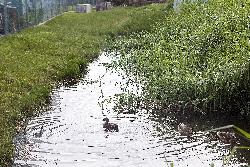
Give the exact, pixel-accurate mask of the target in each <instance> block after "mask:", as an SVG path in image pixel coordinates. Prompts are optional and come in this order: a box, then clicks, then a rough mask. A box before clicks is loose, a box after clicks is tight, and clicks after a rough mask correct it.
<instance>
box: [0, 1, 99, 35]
mask: <svg viewBox="0 0 250 167" xmlns="http://www.w3.org/2000/svg"><path fill="white" fill-rule="evenodd" d="M78 3H90V4H92V5H95V0H0V34H8V33H13V32H16V31H19V30H21V29H23V28H26V27H29V26H32V25H37V24H39V23H41V22H44V21H46V20H48V19H50V18H52V17H54V16H57V15H59V14H61V13H63V12H66V11H68V10H69V9H70V8H71V9H74V7H75V5H76V4H78Z"/></svg>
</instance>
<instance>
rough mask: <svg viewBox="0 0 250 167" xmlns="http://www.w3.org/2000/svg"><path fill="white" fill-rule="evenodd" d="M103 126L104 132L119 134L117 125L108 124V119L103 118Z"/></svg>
mask: <svg viewBox="0 0 250 167" xmlns="http://www.w3.org/2000/svg"><path fill="white" fill-rule="evenodd" d="M103 121H105V122H104V124H103V128H104V130H105V131H106V132H107V131H111V132H114V131H115V132H119V128H118V125H117V124H114V123H109V119H108V118H103Z"/></svg>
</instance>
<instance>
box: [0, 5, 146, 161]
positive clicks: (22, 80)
mask: <svg viewBox="0 0 250 167" xmlns="http://www.w3.org/2000/svg"><path fill="white" fill-rule="evenodd" d="M145 10H146V9H145ZM142 11H144V10H143V9H142ZM133 13H136V15H135V16H133ZM142 13H143V12H142ZM147 14H149V12H148V13H147ZM132 17H140V14H138V11H137V9H135V8H117V9H114V10H110V11H105V12H99V13H96V12H93V13H90V14H79V13H74V12H69V13H65V14H63V15H62V16H58V17H56V18H55V19H53V20H51V21H49V22H47V23H46V24H43V25H41V26H37V27H33V28H29V29H26V30H24V31H22V32H19V33H17V34H14V35H10V36H5V37H2V38H0V96H1V98H0V136H1V137H0V166H8V165H9V163H10V161H11V157H12V156H13V149H14V146H13V142H12V139H13V136H14V134H15V132H16V126H19V125H18V122H20V121H21V120H23V119H25V118H27V116H30V115H32V114H33V113H34V112H35V111H36V110H37V109H38V108H39V107H41V106H43V105H45V104H47V103H48V100H49V93H50V91H51V89H52V88H53V87H54V86H56V85H57V84H58V82H60V81H63V80H64V79H70V78H75V77H78V76H79V75H80V74H81V72H83V71H84V70H85V67H86V66H87V64H88V63H89V62H90V61H91V60H92V59H93V58H95V57H96V56H97V55H98V53H99V52H100V50H101V49H103V48H102V47H103V43H104V39H105V38H106V36H107V35H111V34H112V35H114V34H118V33H121V32H122V31H123V30H124V27H129V25H130V24H129V22H130V20H131V19H132ZM140 18H142V17H140ZM137 26H139V25H137ZM134 28H135V29H138V28H136V26H135V27H134ZM129 31H134V30H133V29H131V30H129V29H128V28H127V30H126V33H129Z"/></svg>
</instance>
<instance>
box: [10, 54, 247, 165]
mask: <svg viewBox="0 0 250 167" xmlns="http://www.w3.org/2000/svg"><path fill="white" fill-rule="evenodd" d="M110 61H111V60H110V58H108V57H107V56H105V54H102V55H101V56H100V57H99V59H98V60H96V61H95V62H93V63H91V64H90V65H89V69H88V73H87V75H85V78H84V79H82V80H81V81H80V82H79V83H77V84H75V85H73V86H70V87H66V86H62V87H60V88H58V89H55V90H54V91H53V92H52V95H51V96H52V101H51V106H50V109H49V110H48V111H46V112H43V113H41V114H40V115H39V116H37V117H34V118H31V119H30V120H29V122H28V125H27V127H26V130H25V132H24V133H20V134H18V135H17V136H16V138H15V143H16V158H15V159H14V165H13V166H15V167H21V166H22V167H53V166H59V167H78V166H79V167H166V166H168V165H169V164H170V163H171V162H173V163H174V166H175V167H178V166H180V167H182V166H192V167H203V166H206V167H209V166H210V164H211V163H212V162H213V163H214V164H215V166H216V167H217V166H222V164H223V161H222V159H223V157H225V156H226V155H228V154H229V152H230V146H228V145H225V144H222V143H221V142H219V141H216V140H215V141H210V140H209V139H208V138H207V137H206V135H204V134H203V133H202V132H196V133H195V134H194V135H193V136H192V138H187V137H185V136H180V134H179V133H178V132H177V130H176V129H177V128H176V126H175V124H174V120H173V119H171V117H168V116H166V117H164V118H161V119H160V121H159V119H158V118H155V116H154V115H152V114H150V112H148V111H146V110H140V111H139V112H137V113H136V114H127V113H119V114H118V113H117V112H115V111H113V109H112V108H113V106H114V104H113V103H109V104H107V103H104V104H105V106H103V105H102V103H101V102H102V101H103V100H104V99H108V98H109V97H113V96H114V95H115V94H119V93H123V92H124V91H127V90H130V91H137V93H139V90H138V88H137V87H136V86H133V85H131V87H130V88H129V89H126V90H125V89H123V87H124V85H125V84H126V82H127V80H126V79H124V78H123V77H122V76H120V75H118V74H117V73H115V72H111V71H107V70H106V68H105V67H104V66H103V63H108V62H110ZM105 117H108V118H109V119H110V121H111V122H114V123H117V124H118V126H119V132H105V131H104V129H103V127H102V124H103V121H102V120H103V118H105ZM232 162H233V163H229V164H227V165H228V166H234V167H235V166H241V165H244V163H241V162H240V161H239V158H238V157H233V160H232Z"/></svg>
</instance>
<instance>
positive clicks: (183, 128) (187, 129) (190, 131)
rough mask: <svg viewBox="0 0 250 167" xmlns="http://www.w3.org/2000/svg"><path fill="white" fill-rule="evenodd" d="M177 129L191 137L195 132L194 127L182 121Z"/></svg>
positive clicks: (183, 134)
mask: <svg viewBox="0 0 250 167" xmlns="http://www.w3.org/2000/svg"><path fill="white" fill-rule="evenodd" d="M177 129H178V132H179V133H180V134H181V135H182V136H188V137H190V136H191V135H192V134H193V129H192V128H191V127H189V126H188V125H186V124H184V123H180V124H179V125H178V127H177Z"/></svg>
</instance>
